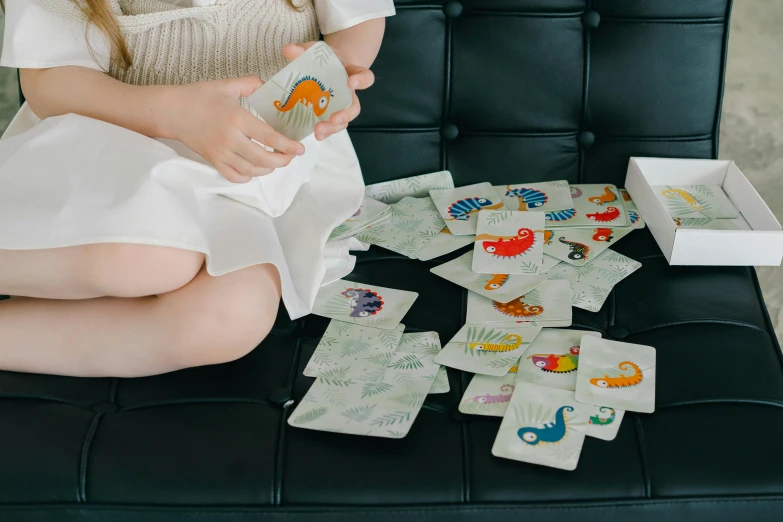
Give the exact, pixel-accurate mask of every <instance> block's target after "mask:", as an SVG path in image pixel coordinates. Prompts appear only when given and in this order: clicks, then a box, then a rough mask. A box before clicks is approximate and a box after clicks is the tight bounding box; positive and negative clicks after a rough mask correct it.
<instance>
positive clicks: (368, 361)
mask: <svg viewBox="0 0 783 522" xmlns="http://www.w3.org/2000/svg"><path fill="white" fill-rule="evenodd" d="M403 330H405V326H404V325H402V324H400V325H397V328H395V329H393V330H381V329H378V328H370V327H369V326H359V325H358V324H353V323H346V322H344V321H337V320H335V319H332V320H331V321H330V322H329V326H328V327H327V328H326V331H325V332H324V335H323V337H321V340H320V341H319V343H318V346H317V347H316V348H315V351H314V352H313V355H312V357H310V361H309V362H308V363H307V366H306V367H305V369H304V375H306V376H307V377H320V376H322V375H326V374H329V373H331V372H335V371H336V372H338V373H340V374H343V373H344V374H345V375H346V376H348V377H354V378H356V380H358V381H360V382H377V381H380V380H381V379H382V378H383V374H384V372H385V371H386V366H387V365H388V364H389V361H390V360H391V358H392V355H394V352H395V350H396V349H397V345H398V344H399V343H400V338H401V337H402V332H403Z"/></svg>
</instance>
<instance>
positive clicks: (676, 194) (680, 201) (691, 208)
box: [651, 185, 751, 230]
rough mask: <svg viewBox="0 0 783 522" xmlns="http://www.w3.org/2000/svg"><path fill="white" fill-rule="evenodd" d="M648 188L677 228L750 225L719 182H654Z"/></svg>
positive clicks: (742, 228)
mask: <svg viewBox="0 0 783 522" xmlns="http://www.w3.org/2000/svg"><path fill="white" fill-rule="evenodd" d="M651 188H652V190H653V192H655V196H656V197H657V198H658V201H660V202H661V204H662V205H663V207H664V208H665V209H666V211H667V212H668V213H669V215H670V216H671V217H672V219H673V220H674V223H675V224H676V225H677V226H678V227H680V228H709V229H712V230H750V229H751V227H750V225H749V224H748V222H747V221H745V218H743V217H742V215H741V214H740V212H739V210H737V207H735V206H734V204H733V203H732V202H731V199H729V196H727V195H726V193H725V192H724V191H723V188H722V187H721V186H720V185H656V186H653V187H651Z"/></svg>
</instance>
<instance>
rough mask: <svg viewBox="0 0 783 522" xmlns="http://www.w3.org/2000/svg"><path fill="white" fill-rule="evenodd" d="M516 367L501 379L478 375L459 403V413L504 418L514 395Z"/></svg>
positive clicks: (472, 380) (474, 377)
mask: <svg viewBox="0 0 783 522" xmlns="http://www.w3.org/2000/svg"><path fill="white" fill-rule="evenodd" d="M515 370H516V367H515V366H512V367H511V369H510V370H509V371H508V372H506V373H505V374H504V375H501V376H500V377H492V376H489V375H480V374H476V375H474V376H473V378H472V379H471V380H470V384H468V387H467V388H466V389H465V393H464V395H463V396H462V399H461V400H460V403H459V411H461V412H462V413H466V414H468V415H487V416H490V417H502V416H503V415H505V414H506V408H508V404H509V402H511V395H512V394H513V393H514V388H515V384H514V380H515V379H516V375H515V374H514V371H515Z"/></svg>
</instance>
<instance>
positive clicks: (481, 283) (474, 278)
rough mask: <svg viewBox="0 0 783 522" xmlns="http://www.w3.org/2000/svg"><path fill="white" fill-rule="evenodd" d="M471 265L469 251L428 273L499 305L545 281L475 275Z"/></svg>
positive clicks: (535, 277) (541, 277)
mask: <svg viewBox="0 0 783 522" xmlns="http://www.w3.org/2000/svg"><path fill="white" fill-rule="evenodd" d="M458 237H460V236H458ZM461 237H470V236H461ZM472 264H473V252H472V251H471V252H467V253H465V254H464V255H462V256H460V257H458V258H456V259H453V260H451V261H449V262H448V263H444V264H442V265H438V266H436V267H433V268H430V272H432V273H433V274H435V275H437V276H440V277H442V278H444V279H447V280H449V281H451V282H452V283H455V284H458V285H460V286H462V287H464V288H467V289H468V290H470V291H472V292H476V293H477V294H480V295H483V296H484V297H488V298H489V299H492V300H493V301H497V302H499V303H508V302H509V301H512V300H514V299H516V298H517V297H519V296H520V295H524V294H526V293H527V292H529V291H531V290H533V289H534V288H536V287H537V286H539V285H541V284H542V283H543V282H544V281H546V280H547V276H546V275H529V276H527V275H509V274H477V273H475V272H473V270H471V265H472Z"/></svg>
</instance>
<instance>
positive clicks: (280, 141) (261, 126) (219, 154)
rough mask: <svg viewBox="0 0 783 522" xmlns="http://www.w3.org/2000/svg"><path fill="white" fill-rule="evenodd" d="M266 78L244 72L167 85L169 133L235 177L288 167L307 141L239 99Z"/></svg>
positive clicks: (239, 180) (237, 180) (224, 173)
mask: <svg viewBox="0 0 783 522" xmlns="http://www.w3.org/2000/svg"><path fill="white" fill-rule="evenodd" d="M262 83H263V82H262V81H261V80H260V79H258V78H256V77H255V76H245V77H242V78H234V79H230V80H217V81H211V82H200V83H194V84H191V85H184V86H178V87H171V88H169V90H168V91H167V92H168V93H169V96H167V97H166V100H165V101H163V103H162V104H161V108H162V110H163V111H165V113H166V118H167V119H166V121H167V127H168V129H169V130H168V132H167V133H166V134H168V135H169V136H171V137H173V138H174V139H176V140H179V141H181V142H182V143H184V144H185V145H187V147H188V148H190V149H191V150H192V151H194V152H196V153H197V154H199V155H200V156H201V157H203V158H204V159H205V160H207V161H208V162H210V163H211V164H212V165H213V166H214V167H215V168H216V169H217V170H218V172H220V174H221V175H222V176H223V177H224V178H226V179H227V180H228V181H231V182H233V183H247V182H248V181H250V179H251V178H253V177H256V176H265V175H267V174H269V173H270V172H272V171H273V170H275V169H276V168H280V167H285V166H286V165H288V164H289V163H290V162H291V160H292V159H293V158H294V155H299V156H301V155H302V154H304V152H305V148H304V146H303V145H302V144H301V143H299V142H298V141H294V140H290V139H288V138H286V137H285V136H283V135H282V134H280V133H279V132H277V131H275V130H274V129H272V127H270V126H269V125H267V124H266V123H264V122H263V121H261V120H259V119H258V118H256V117H254V116H253V115H252V114H250V113H249V112H248V111H246V110H245V109H243V108H242V106H240V105H239V101H238V100H239V98H240V97H245V96H249V95H250V94H252V93H253V92H254V91H255V90H256V89H258V88H259V87H260V86H261V85H262ZM251 140H256V141H257V142H259V143H263V144H264V145H266V146H268V147H272V148H273V149H275V152H268V151H266V150H265V149H264V147H262V146H260V145H258V143H253V142H252V141H251ZM278 151H279V152H278Z"/></svg>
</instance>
